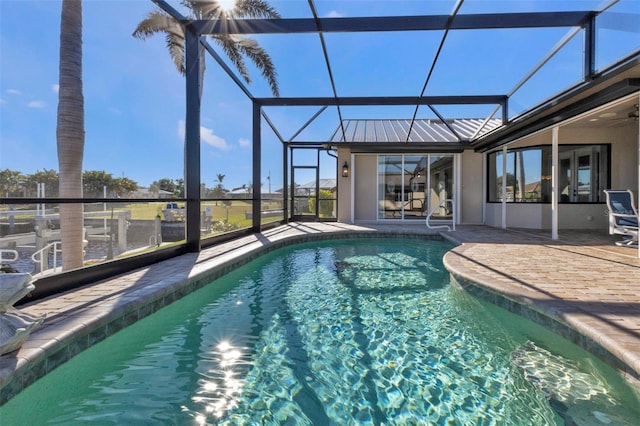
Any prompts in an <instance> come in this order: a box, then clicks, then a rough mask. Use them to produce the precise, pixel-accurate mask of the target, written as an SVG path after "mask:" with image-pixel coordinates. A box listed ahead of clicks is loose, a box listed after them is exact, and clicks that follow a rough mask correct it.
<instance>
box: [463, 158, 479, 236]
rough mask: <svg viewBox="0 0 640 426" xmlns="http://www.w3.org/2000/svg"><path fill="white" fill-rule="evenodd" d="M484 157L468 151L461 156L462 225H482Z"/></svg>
mask: <svg viewBox="0 0 640 426" xmlns="http://www.w3.org/2000/svg"><path fill="white" fill-rule="evenodd" d="M482 157H483V155H482V154H480V153H477V152H474V151H473V150H466V151H464V152H463V153H462V154H461V156H460V168H461V170H460V216H459V217H460V223H461V224H466V225H477V224H481V223H482V203H483V202H484V198H483V193H484V191H483V189H484V188H483V187H482V182H483V179H482V176H483V166H482V161H483V159H482Z"/></svg>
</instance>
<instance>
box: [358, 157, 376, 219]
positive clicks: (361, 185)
mask: <svg viewBox="0 0 640 426" xmlns="http://www.w3.org/2000/svg"><path fill="white" fill-rule="evenodd" d="M355 158H356V180H355V191H354V200H355V203H354V217H355V220H356V221H360V222H362V221H371V220H376V219H377V215H378V208H377V205H378V202H377V199H378V193H377V190H376V182H377V181H378V176H377V174H378V173H377V171H378V166H377V164H378V157H377V156H376V155H362V154H360V155H356V156H355Z"/></svg>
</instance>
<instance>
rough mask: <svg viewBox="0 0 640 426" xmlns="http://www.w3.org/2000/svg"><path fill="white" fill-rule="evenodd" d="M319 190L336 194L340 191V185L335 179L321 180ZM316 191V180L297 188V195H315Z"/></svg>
mask: <svg viewBox="0 0 640 426" xmlns="http://www.w3.org/2000/svg"><path fill="white" fill-rule="evenodd" d="M319 188H320V189H327V190H329V191H331V193H332V194H335V193H336V191H337V189H338V185H337V183H336V180H335V179H320V182H319ZM315 189H316V181H315V180H314V181H311V182H308V183H305V184H304V185H299V186H297V187H296V194H297V195H315Z"/></svg>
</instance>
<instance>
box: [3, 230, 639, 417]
mask: <svg viewBox="0 0 640 426" xmlns="http://www.w3.org/2000/svg"><path fill="white" fill-rule="evenodd" d="M450 248H451V246H450V245H448V244H446V243H444V242H439V241H422V240H417V239H409V240H400V239H398V240H393V239H380V240H378V239H366V240H338V241H333V242H322V243H314V244H302V245H296V246H292V247H288V248H284V249H280V250H277V251H274V252H272V253H270V254H268V255H265V256H262V257H261V258H259V259H257V260H255V261H253V262H251V263H249V264H247V265H245V266H243V267H241V268H239V269H237V270H236V271H234V272H233V273H231V274H229V275H227V276H225V277H223V278H221V279H219V280H217V281H215V282H213V283H211V284H210V285H208V286H206V287H204V288H202V289H201V290H198V291H196V292H194V293H193V294H191V295H189V296H187V297H185V298H183V299H181V300H179V301H177V302H175V303H174V304H172V305H170V306H168V307H166V308H164V309H162V310H160V311H159V312H157V313H155V314H153V315H151V316H149V317H147V318H145V319H144V320H142V321H140V322H138V323H136V324H134V325H132V326H130V327H128V328H126V329H125V330H123V331H121V332H119V333H117V334H115V335H113V336H111V337H109V338H107V339H106V340H104V341H103V342H101V343H99V344H97V345H95V346H93V347H92V348H90V349H88V350H86V351H85V352H83V353H81V354H80V355H78V356H77V357H75V358H73V359H72V360H71V361H70V362H68V363H66V364H64V365H62V366H60V367H59V368H57V369H56V370H54V371H53V372H52V373H50V374H49V375H47V376H45V377H44V378H42V379H40V380H39V381H37V382H36V383H35V384H33V385H32V386H30V387H29V388H27V389H26V390H24V391H23V392H22V393H20V394H19V395H17V396H16V397H15V398H13V399H12V400H10V401H9V402H8V403H6V404H5V405H4V406H3V407H1V408H0V423H2V424H3V425H22V424H24V425H27V424H34V425H41V424H63V425H72V424H96V425H100V424H105V425H109V424H113V425H122V424H135V425H138V424H177V425H182V424H184V425H200V424H231V425H236V424H237V425H267V424H272V425H280V424H289V425H325V424H335V425H349V424H353V425H367V424H371V425H383V424H384V425H412V424H415V425H494V424H495V425H518V426H520V425H536V426H539V425H564V424H566V425H606V424H611V425H637V424H638V419H640V410H639V409H638V407H639V406H640V403H639V401H640V400H639V399H638V396H637V394H636V393H635V391H634V390H633V389H631V388H630V387H629V386H628V385H627V383H626V382H625V381H624V380H623V379H622V378H621V377H620V376H619V375H617V374H616V372H615V371H613V370H612V369H611V368H609V367H608V366H606V365H605V364H603V363H602V362H600V361H599V360H597V359H596V358H594V357H593V356H591V355H589V354H588V353H586V352H585V351H583V350H581V349H580V348H578V347H576V346H574V345H573V344H571V343H569V342H567V341H565V340H563V339H561V338H559V337H558V336H556V335H555V334H553V333H551V332H549V331H547V330H545V329H543V328H541V327H539V326H537V325H535V324H533V323H531V322H529V321H527V320H525V319H523V318H521V317H519V316H516V315H513V314H511V313H509V312H507V311H504V310H502V309H501V308H498V307H496V306H493V305H490V304H487V303H484V302H481V301H478V300H476V299H474V298H473V297H471V296H469V295H468V294H466V293H465V292H464V291H463V290H460V289H458V288H456V287H454V286H451V285H450V282H449V274H448V273H447V272H446V270H445V269H444V267H443V265H442V256H443V255H444V253H445V252H446V251H447V250H449V249H450Z"/></svg>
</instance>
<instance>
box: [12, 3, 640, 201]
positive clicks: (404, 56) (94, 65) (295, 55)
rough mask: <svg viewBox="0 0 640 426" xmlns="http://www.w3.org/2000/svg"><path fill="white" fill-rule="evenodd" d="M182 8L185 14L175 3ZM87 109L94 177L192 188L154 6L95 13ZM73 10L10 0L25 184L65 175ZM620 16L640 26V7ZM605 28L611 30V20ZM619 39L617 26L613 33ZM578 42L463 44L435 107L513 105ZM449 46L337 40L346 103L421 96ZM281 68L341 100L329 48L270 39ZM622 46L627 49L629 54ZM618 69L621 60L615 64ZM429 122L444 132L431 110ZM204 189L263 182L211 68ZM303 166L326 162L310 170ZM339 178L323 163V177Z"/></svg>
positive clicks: (521, 34)
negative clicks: (61, 86) (65, 96)
mask: <svg viewBox="0 0 640 426" xmlns="http://www.w3.org/2000/svg"><path fill="white" fill-rule="evenodd" d="M172 4H176V2H172ZM271 4H272V5H273V6H274V7H275V8H276V9H277V10H278V11H279V12H280V13H281V15H282V16H283V17H288V18H293V17H310V16H311V13H310V11H309V7H308V5H307V2H305V1H301V0H282V1H272V2H271ZM315 4H316V7H317V10H318V13H319V14H320V16H322V17H354V16H374V15H384V14H388V15H412V14H448V13H450V12H451V11H452V9H453V4H454V2H453V1H450V0H446V1H445V0H435V1H428V2H427V1H422V0H412V1H401V0H396V1H370V0H366V1H365V0H351V1H321V0H316V2H315ZM600 4H601V2H600V1H591V0H563V1H558V2H556V1H517V2H516V1H507V0H502V1H483V0H467V1H466V2H465V3H464V5H463V7H462V9H461V10H460V12H459V13H461V14H462V13H490V12H498V11H499V12H510V11H547V10H551V11H557V10H572V9H588V8H595V7H597V6H598V5H600ZM83 5H84V6H83V7H84V10H83V13H84V14H83V19H84V29H83V31H84V33H83V36H84V44H83V49H84V71H83V72H84V95H85V115H86V119H85V128H86V138H85V157H84V169H85V170H105V171H107V172H109V173H111V174H113V175H114V176H115V177H121V176H126V177H128V178H130V179H133V180H135V181H137V182H138V183H139V184H140V185H141V186H147V185H149V184H150V183H151V182H152V181H154V180H157V179H160V178H171V179H177V178H181V177H182V176H183V136H184V133H183V126H184V119H185V113H184V110H185V107H184V104H185V94H184V78H183V77H182V76H180V75H179V74H178V72H177V71H176V70H175V68H174V66H173V64H172V62H171V60H170V58H169V55H168V52H167V50H166V48H165V46H164V39H163V37H162V36H161V35H157V36H155V37H153V38H151V39H148V40H146V41H140V40H137V39H134V38H133V37H132V36H131V33H132V32H133V30H134V29H135V27H136V25H137V23H138V22H139V21H140V20H142V19H143V18H144V16H145V15H146V14H147V13H148V12H149V11H151V10H153V9H154V8H155V6H154V5H153V4H152V3H151V2H150V1H148V0H109V1H106V0H85V1H84V2H83ZM60 8H61V3H60V2H59V1H52V0H47V1H34V0H26V1H25V0H19V1H14V0H0V66H1V72H0V113H1V116H0V126H1V127H0V169H5V168H9V169H12V170H19V171H21V172H23V173H33V172H35V171H36V170H42V169H56V170H57V168H58V166H57V154H56V139H55V130H56V108H57V92H56V87H57V86H56V85H57V82H58V48H59V26H60ZM615 10H616V11H621V12H632V13H636V14H638V13H639V12H640V0H627V1H623V2H621V3H620V5H617V6H616V9H615ZM603 22H604V20H603ZM613 25H615V23H614V24H613ZM567 32H568V29H566V28H559V29H544V30H501V31H491V32H489V31H484V32H478V31H475V32H474V31H459V32H451V33H450V34H449V36H448V38H447V41H446V44H445V48H444V50H443V52H442V54H441V56H440V59H439V61H438V65H437V66H436V68H435V70H434V73H433V75H432V78H431V80H430V82H429V85H428V88H427V92H426V94H427V95H429V94H431V95H461V94H470V95H476V94H478V95H480V94H506V93H508V92H509V91H510V90H511V89H512V88H513V87H514V86H515V85H516V84H517V83H518V81H520V79H521V78H522V77H524V76H525V75H526V74H527V72H528V71H529V70H530V69H531V68H532V67H533V66H535V65H536V64H537V63H538V62H539V61H540V60H541V59H542V58H543V57H544V56H545V55H546V54H547V52H549V51H550V50H551V49H552V48H553V46H555V45H556V43H558V41H559V40H560V39H562V37H563V36H564V35H565V34H566V33H567ZM599 34H600V35H599V37H600V39H601V41H602V44H601V45H603V44H605V43H606V46H607V49H606V50H605V49H602V51H603V52H605V51H606V52H607V53H606V54H604V53H603V54H602V55H601V56H599V58H598V59H599V61H600V62H602V64H603V65H604V64H606V63H607V61H609V60H613V59H615V58H617V57H619V56H621V55H622V54H624V53H625V52H626V53H629V52H630V51H632V50H633V49H634V47H635V48H636V49H637V48H638V40H639V39H640V38H639V37H638V34H637V32H636V33H631V34H629V33H628V32H624V31H622V32H620V31H615V30H613V31H607V30H606V29H603V30H602V31H601V32H600V33H599ZM441 37H442V33H441V32H405V33H396V34H391V33H376V32H371V33H357V34H326V35H325V41H326V45H327V49H328V51H329V56H330V61H331V65H332V67H333V72H334V77H335V81H336V89H337V91H338V95H340V96H366V95H383V96H384V95H418V94H419V93H420V90H421V88H422V86H423V84H424V82H425V78H426V75H427V72H428V70H429V67H430V66H431V63H432V61H433V57H434V55H435V52H436V49H437V47H438V43H439V42H440V39H441ZM256 38H257V39H258V41H259V42H260V43H261V45H262V46H263V47H264V48H265V49H266V50H267V51H268V52H269V54H270V55H271V56H272V58H273V61H274V63H275V65H276V68H277V70H278V74H279V83H280V88H281V95H282V96H331V95H332V91H331V86H330V83H329V78H328V74H327V70H326V66H325V63H324V57H323V56H322V51H321V50H320V41H319V37H318V36H317V35H315V34H305V35H297V36H290V35H263V36H257V37H256ZM620 40H622V43H620ZM608 56H611V59H609V57H608ZM581 60H582V37H580V36H578V37H576V38H575V39H574V40H573V41H572V42H570V43H569V44H568V45H567V46H566V47H565V48H564V49H563V50H562V51H561V52H560V53H559V54H558V55H556V57H554V59H553V60H552V61H550V62H549V64H548V65H547V66H546V67H545V68H543V70H542V71H541V72H540V73H539V76H537V77H536V78H534V79H532V80H531V82H530V83H529V84H527V85H525V86H524V87H523V88H522V90H521V91H519V92H518V93H517V94H516V95H514V97H513V98H512V108H513V110H512V111H510V114H511V115H513V114H517V113H519V112H522V111H523V110H524V109H525V108H528V107H530V106H533V105H534V104H535V103H537V102H540V101H542V100H544V99H545V98H547V97H549V96H551V95H553V94H554V93H556V92H557V91H559V90H561V89H563V88H565V87H567V86H569V85H571V84H574V83H575V82H577V81H579V79H580V78H581V71H582V68H581ZM250 72H251V75H252V77H253V83H252V84H251V85H249V86H248V87H249V90H250V91H251V92H252V93H253V94H254V95H256V96H269V95H270V93H269V89H268V86H267V84H266V83H265V82H264V81H263V80H262V79H261V77H260V75H259V73H258V72H256V70H255V69H251V68H250ZM492 109H493V106H481V107H468V106H466V107H464V106H457V107H440V108H439V111H441V112H442V113H443V114H444V115H445V116H447V117H460V118H469V117H482V118H484V117H486V116H487V115H488V114H489V112H490V111H491V110H492ZM317 110H318V108H290V107H282V108H267V109H265V111H266V113H267V114H268V115H269V117H270V119H271V120H272V121H273V122H274V123H275V124H276V126H277V127H278V129H279V131H280V132H281V134H282V136H283V137H284V138H289V137H291V136H292V135H293V134H294V133H295V132H296V131H297V130H298V129H299V127H300V126H301V125H302V124H303V123H305V122H306V121H307V120H308V119H309V118H310V117H311V116H312V115H313V114H314V113H315V112H316V111H317ZM413 111H414V109H413V108H412V107H385V108H381V107H360V108H354V107H352V108H343V110H342V115H343V117H344V118H410V117H411V116H412V115H413ZM418 117H419V118H431V117H433V114H432V113H431V112H430V111H429V110H428V109H427V108H421V109H420V110H419V113H418ZM201 124H202V129H201V136H202V181H203V182H204V183H205V184H206V185H207V186H209V187H211V186H214V184H215V182H214V180H215V176H216V174H217V173H223V174H225V175H226V177H225V181H224V184H225V186H226V187H227V188H233V187H237V186H241V185H243V184H248V183H250V180H251V162H250V159H251V135H252V128H251V103H250V102H249V101H248V100H247V99H246V97H245V96H244V95H243V94H242V92H241V91H240V90H239V89H238V88H237V87H236V86H235V84H234V83H233V82H232V81H231V80H230V79H229V78H228V77H227V76H226V75H225V74H224V73H223V72H222V71H221V69H220V67H219V66H218V65H217V64H216V63H215V62H214V61H213V60H208V61H207V71H206V74H205V79H204V93H203V104H202V121H201ZM337 125H338V114H337V112H336V110H335V108H329V109H327V111H325V112H324V113H323V114H321V115H320V117H319V118H318V119H317V120H316V121H315V122H314V123H313V124H312V125H311V126H309V128H308V129H306V130H305V131H304V132H303V133H302V134H301V135H300V137H299V138H298V140H327V139H329V137H330V136H331V134H332V133H333V131H334V130H335V129H336V127H337ZM262 158H263V173H262V175H263V179H262V185H263V190H267V184H268V176H270V177H271V182H272V187H273V189H274V190H275V189H277V188H280V187H281V186H282V177H281V176H282V172H281V169H282V148H281V144H280V142H279V141H278V140H277V138H276V137H275V136H274V134H273V133H272V132H271V131H270V130H269V127H268V125H267V124H266V123H264V122H263V150H262ZM297 161H298V162H299V164H302V163H304V162H305V161H308V162H310V163H312V162H314V161H313V160H312V159H305V158H299V159H297ZM333 167H334V164H333V163H332V162H331V161H328V159H324V160H323V168H322V174H323V176H322V177H333V176H334V174H335V169H334V168H333Z"/></svg>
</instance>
